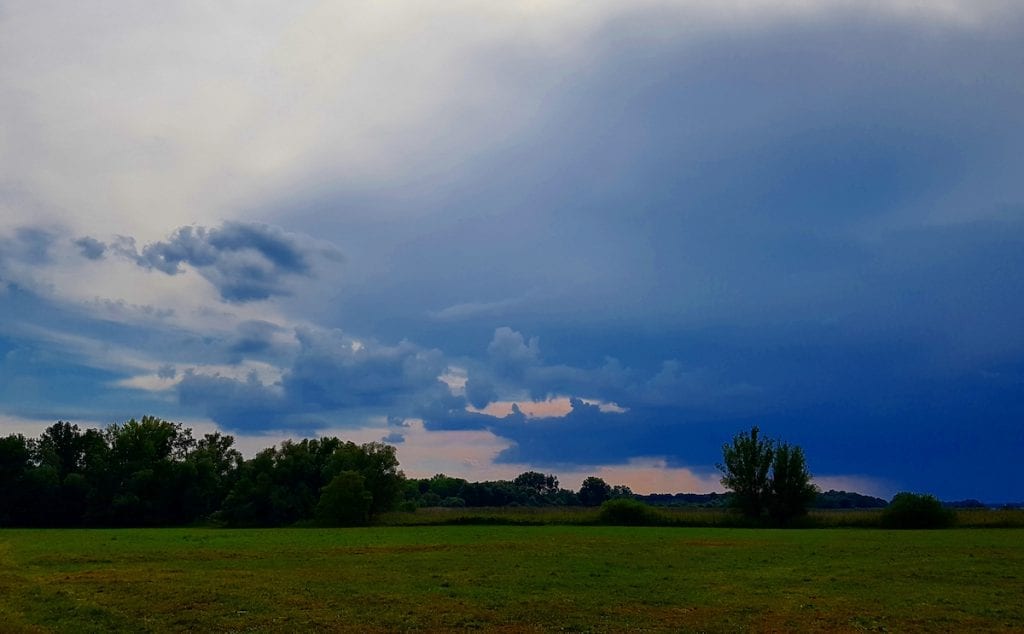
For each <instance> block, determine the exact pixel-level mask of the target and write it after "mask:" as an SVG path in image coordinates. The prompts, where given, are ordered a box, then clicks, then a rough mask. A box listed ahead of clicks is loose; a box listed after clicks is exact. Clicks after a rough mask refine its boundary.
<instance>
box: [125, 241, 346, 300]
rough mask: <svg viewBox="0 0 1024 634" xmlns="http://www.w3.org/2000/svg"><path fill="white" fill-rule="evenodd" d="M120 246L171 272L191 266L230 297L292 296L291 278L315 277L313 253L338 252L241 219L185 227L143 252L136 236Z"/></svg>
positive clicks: (150, 265)
mask: <svg viewBox="0 0 1024 634" xmlns="http://www.w3.org/2000/svg"><path fill="white" fill-rule="evenodd" d="M117 250H118V251H119V252H120V253H122V254H124V255H127V256H128V257H129V258H131V259H133V260H134V261H135V262H136V263H137V264H138V265H139V266H142V267H145V268H148V269H155V270H157V271H161V272H163V273H166V274H167V275H178V274H179V273H181V272H182V268H181V266H182V265H189V266H191V267H192V268H194V269H195V270H196V271H198V272H199V274H200V275H202V276H203V277H204V278H206V280H207V281H209V282H210V283H211V284H213V285H214V286H215V287H216V288H217V291H218V292H219V293H220V296H221V298H223V299H224V300H226V301H229V302H248V301H254V300H261V299H267V298H269V297H272V296H277V295H289V294H290V291H289V290H288V288H287V285H286V282H287V279H288V278H289V277H290V276H303V277H308V276H310V275H311V274H312V265H311V263H310V262H311V260H312V258H313V257H314V256H317V255H327V256H329V257H333V258H335V259H337V257H339V256H338V253H337V251H336V250H334V249H331V248H328V247H324V246H322V245H316V244H315V243H314V242H313V241H312V240H301V239H300V238H299V237H298V236H295V235H293V234H288V233H285V232H284V231H282V230H281V229H278V228H276V227H271V226H268V225H262V224H254V223H239V222H227V223H224V224H223V225H222V226H220V227H218V228H213V229H208V228H205V227H181V228H179V229H178V230H177V231H175V232H174V234H172V236H171V238H170V239H169V240H167V241H162V242H153V243H150V244H147V245H146V246H144V247H143V248H142V250H141V252H138V253H137V252H135V249H134V245H133V242H132V241H127V242H125V241H122V243H121V244H120V245H119V246H118V248H117Z"/></svg>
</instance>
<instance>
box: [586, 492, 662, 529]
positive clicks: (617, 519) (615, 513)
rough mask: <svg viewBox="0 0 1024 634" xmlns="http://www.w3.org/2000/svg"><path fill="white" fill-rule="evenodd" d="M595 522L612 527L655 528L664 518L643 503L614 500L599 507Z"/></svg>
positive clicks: (627, 499)
mask: <svg viewBox="0 0 1024 634" xmlns="http://www.w3.org/2000/svg"><path fill="white" fill-rule="evenodd" d="M597 521H598V522H599V523H601V524H611V525H612V526H656V525H658V524H663V523H664V518H663V517H662V516H661V514H660V513H658V512H657V511H655V510H654V509H653V508H651V507H649V506H647V505H646V504H644V503H643V502H638V501H637V500H633V499H630V498H615V499H614V500H608V501H607V502H605V503H604V504H602V505H601V511H600V513H598V516H597Z"/></svg>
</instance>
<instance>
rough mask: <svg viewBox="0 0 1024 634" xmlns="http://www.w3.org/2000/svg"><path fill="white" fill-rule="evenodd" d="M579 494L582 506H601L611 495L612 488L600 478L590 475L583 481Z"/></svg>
mask: <svg viewBox="0 0 1024 634" xmlns="http://www.w3.org/2000/svg"><path fill="white" fill-rule="evenodd" d="M579 496H580V502H582V503H583V505H584V506H601V504H603V503H604V501H605V500H607V499H609V498H610V497H611V496H612V488H611V487H610V486H608V483H607V482H605V481H604V480H602V479H601V478H598V477H595V476H590V477H589V478H587V479H586V480H584V481H583V486H581V487H580V493H579Z"/></svg>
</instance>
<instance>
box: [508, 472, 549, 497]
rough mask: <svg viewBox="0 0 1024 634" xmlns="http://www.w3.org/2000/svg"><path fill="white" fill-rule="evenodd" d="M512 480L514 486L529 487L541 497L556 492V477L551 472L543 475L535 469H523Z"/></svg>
mask: <svg viewBox="0 0 1024 634" xmlns="http://www.w3.org/2000/svg"><path fill="white" fill-rule="evenodd" d="M512 482H513V484H515V485H516V486H518V487H523V488H524V489H530V490H531V491H533V492H535V493H536V494H537V495H539V496H542V497H543V496H550V495H554V494H555V493H558V478H557V477H556V476H554V475H551V474H547V475H545V474H543V473H539V472H537V471H525V472H523V473H520V474H519V475H517V476H516V478H515V480H513V481H512Z"/></svg>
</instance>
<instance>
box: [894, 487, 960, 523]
mask: <svg viewBox="0 0 1024 634" xmlns="http://www.w3.org/2000/svg"><path fill="white" fill-rule="evenodd" d="M955 519H956V514H955V513H954V512H953V511H952V510H950V509H947V508H944V507H943V506H942V502H939V501H938V500H937V499H935V497H934V496H932V495H923V494H918V493H897V494H896V496H895V497H893V499H892V501H891V502H889V506H887V507H886V508H885V510H884V511H882V526H883V527H884V528H945V527H947V526H951V525H952V524H953V521H954V520H955Z"/></svg>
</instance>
